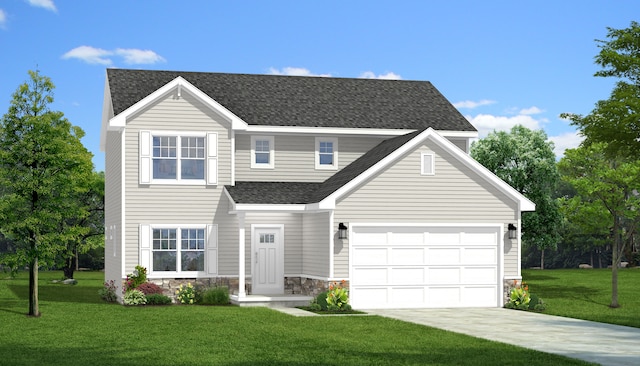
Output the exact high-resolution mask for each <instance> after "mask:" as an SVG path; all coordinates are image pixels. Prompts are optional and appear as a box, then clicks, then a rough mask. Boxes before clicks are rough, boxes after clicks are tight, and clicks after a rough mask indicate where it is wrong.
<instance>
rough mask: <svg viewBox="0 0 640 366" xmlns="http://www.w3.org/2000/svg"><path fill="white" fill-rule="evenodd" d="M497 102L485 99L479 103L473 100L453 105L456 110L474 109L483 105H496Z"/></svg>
mask: <svg viewBox="0 0 640 366" xmlns="http://www.w3.org/2000/svg"><path fill="white" fill-rule="evenodd" d="M495 102H496V101H495V100H489V99H483V100H480V101H477V102H475V101H473V100H464V101H462V102H457V103H453V106H454V107H456V108H468V109H473V108H477V107H481V106H483V105H489V104H494V103H495Z"/></svg>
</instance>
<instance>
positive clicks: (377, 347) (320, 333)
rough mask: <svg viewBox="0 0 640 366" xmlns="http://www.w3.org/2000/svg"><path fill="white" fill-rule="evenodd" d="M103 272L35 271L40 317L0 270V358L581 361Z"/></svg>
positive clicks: (20, 282)
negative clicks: (209, 299) (65, 281)
mask: <svg viewBox="0 0 640 366" xmlns="http://www.w3.org/2000/svg"><path fill="white" fill-rule="evenodd" d="M102 276H103V274H102V273H87V272H81V273H77V276H76V278H77V279H78V281H79V284H78V285H76V286H65V285H57V284H51V283H50V281H51V280H52V279H57V278H60V277H61V273H58V272H44V273H41V276H40V300H41V302H40V309H41V312H42V316H41V317H40V318H29V317H27V316H25V313H26V311H27V307H28V306H27V293H28V281H27V277H28V275H27V274H26V273H21V274H20V275H19V276H18V278H16V279H2V280H0V365H92V366H96V365H131V366H134V365H136V366H139V365H323V366H325V365H513V364H520V363H522V361H519V360H526V362H525V363H526V364H527V365H587V363H584V362H581V361H578V360H572V359H568V358H563V357H560V356H555V355H550V354H545V353H541V352H537V351H532V350H526V349H523V348H518V347H514V346H510V345H505V344H501V343H496V342H490V341H485V340H481V339H477V338H472V337H468V336H464V335H459V334H455V333H450V332H446V331H441V330H437V329H433V328H427V327H424V326H420V325H415V324H409V323H404V322H401V321H396V320H392V319H386V318H381V317H377V316H344V317H304V318H296V317H292V316H289V315H286V314H282V313H279V312H277V311H274V310H270V309H266V308H238V307H229V306H227V307H211V306H184V305H183V306H177V305H174V306H165V307H124V306H121V305H114V304H106V303H103V302H101V300H100V299H99V297H98V295H97V290H98V289H99V288H100V287H101V286H102V278H103V277H102ZM461 311H462V310H461Z"/></svg>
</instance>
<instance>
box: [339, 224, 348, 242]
mask: <svg viewBox="0 0 640 366" xmlns="http://www.w3.org/2000/svg"><path fill="white" fill-rule="evenodd" d="M346 238H347V225H345V224H344V222H341V223H339V224H338V239H346Z"/></svg>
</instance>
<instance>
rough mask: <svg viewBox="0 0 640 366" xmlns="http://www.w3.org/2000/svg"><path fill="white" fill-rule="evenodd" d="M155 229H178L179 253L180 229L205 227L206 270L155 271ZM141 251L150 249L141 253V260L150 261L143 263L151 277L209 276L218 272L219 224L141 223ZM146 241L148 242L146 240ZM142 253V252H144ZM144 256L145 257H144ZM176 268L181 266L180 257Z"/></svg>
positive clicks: (178, 246) (179, 248)
mask: <svg viewBox="0 0 640 366" xmlns="http://www.w3.org/2000/svg"><path fill="white" fill-rule="evenodd" d="M154 229H176V230H177V232H176V236H177V241H178V243H177V244H176V251H177V252H178V253H179V252H180V250H181V247H180V245H181V243H180V236H181V235H180V230H183V229H204V235H205V238H204V240H205V246H204V256H205V257H204V271H179V270H178V271H154V270H153V230H154ZM140 231H141V235H140V240H141V242H140V251H141V252H142V253H144V251H148V252H147V253H144V255H141V256H140V257H141V259H142V261H141V262H144V260H146V261H147V262H148V263H141V265H143V266H146V268H147V271H148V273H149V277H150V278H167V277H207V276H210V275H212V274H217V268H218V255H217V250H218V225H206V224H190V225H184V224H166V225H165V224H152V225H140ZM145 241H146V242H145ZM142 253H141V254H142ZM143 258H144V259H143ZM176 260H177V262H176V266H177V267H176V268H180V257H179V256H177V258H176Z"/></svg>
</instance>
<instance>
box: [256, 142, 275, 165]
mask: <svg viewBox="0 0 640 366" xmlns="http://www.w3.org/2000/svg"><path fill="white" fill-rule="evenodd" d="M264 140H267V141H269V163H268V164H258V163H256V141H264ZM250 159H251V168H252V169H273V168H275V160H276V155H275V139H274V137H273V136H251V156H250Z"/></svg>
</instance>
